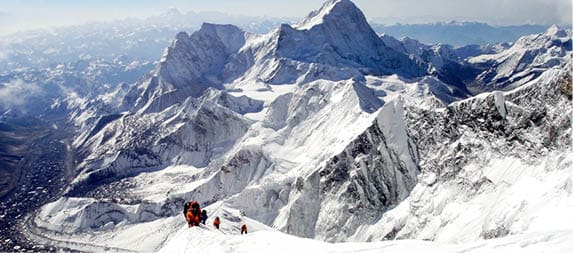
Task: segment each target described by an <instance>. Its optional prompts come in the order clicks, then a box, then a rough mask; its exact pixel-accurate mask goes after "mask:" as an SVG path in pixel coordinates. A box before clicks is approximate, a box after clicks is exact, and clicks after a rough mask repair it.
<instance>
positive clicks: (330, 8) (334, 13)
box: [295, 0, 366, 30]
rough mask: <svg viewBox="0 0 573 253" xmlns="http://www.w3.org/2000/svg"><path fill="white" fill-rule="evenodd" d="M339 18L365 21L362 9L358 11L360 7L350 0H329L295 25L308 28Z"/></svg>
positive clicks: (302, 28) (298, 27)
mask: <svg viewBox="0 0 573 253" xmlns="http://www.w3.org/2000/svg"><path fill="white" fill-rule="evenodd" d="M341 18H342V19H344V20H339V21H345V22H348V23H351V22H356V21H364V22H366V18H365V17H364V14H362V11H360V9H358V7H356V5H354V3H352V2H351V1H350V0H329V1H327V2H325V3H324V4H323V5H322V7H321V8H320V9H319V10H317V11H313V12H311V13H310V14H309V15H308V16H307V17H306V18H305V19H304V20H303V21H301V22H300V23H298V24H297V25H296V26H295V27H296V28H297V29H300V30H308V29H311V28H312V27H314V26H316V25H320V24H323V23H325V22H329V21H330V20H332V21H334V20H336V19H341ZM350 19H352V20H350ZM349 21H350V22H349Z"/></svg>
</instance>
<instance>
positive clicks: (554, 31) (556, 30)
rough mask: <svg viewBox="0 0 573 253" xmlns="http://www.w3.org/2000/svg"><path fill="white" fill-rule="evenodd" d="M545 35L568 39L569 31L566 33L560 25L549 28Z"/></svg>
mask: <svg viewBox="0 0 573 253" xmlns="http://www.w3.org/2000/svg"><path fill="white" fill-rule="evenodd" d="M544 34H546V35H550V36H555V37H566V36H567V31H565V30H564V29H562V28H561V27H559V26H558V25H552V26H550V27H549V28H547V31H545V33H544Z"/></svg>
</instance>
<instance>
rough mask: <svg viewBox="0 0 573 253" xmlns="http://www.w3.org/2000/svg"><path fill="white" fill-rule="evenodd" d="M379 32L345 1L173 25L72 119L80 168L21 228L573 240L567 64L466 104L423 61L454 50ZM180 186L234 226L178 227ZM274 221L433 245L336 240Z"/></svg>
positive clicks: (180, 238)
mask: <svg viewBox="0 0 573 253" xmlns="http://www.w3.org/2000/svg"><path fill="white" fill-rule="evenodd" d="M339 20H343V21H345V23H344V24H340V23H339ZM355 31H359V32H360V33H359V34H353V33H356V32H355ZM353 38H359V39H353ZM386 41H387V42H388V43H386V42H384V40H383V39H380V38H379V37H378V36H377V35H376V34H375V33H373V32H372V30H371V29H370V28H369V27H368V26H367V23H365V21H364V17H363V15H362V13H361V12H360V10H358V9H357V8H356V6H355V5H354V4H353V3H351V2H350V1H347V0H337V1H328V2H326V3H325V4H324V6H323V7H322V8H321V9H320V10H319V11H317V12H314V13H311V15H309V17H308V18H306V19H305V20H304V21H302V22H301V23H299V24H298V25H296V26H288V25H283V26H281V27H280V28H278V29H276V30H274V31H273V32H271V33H269V34H266V35H253V34H248V33H245V32H243V31H241V30H240V29H238V28H237V27H234V26H230V25H212V24H205V25H203V27H202V29H201V30H199V31H197V32H195V33H193V34H192V35H187V34H186V33H180V34H179V35H178V36H177V38H176V40H175V41H174V42H173V44H172V46H171V47H170V48H168V49H167V50H166V54H165V55H164V57H163V59H162V62H161V63H160V64H159V65H158V66H157V68H156V69H155V70H153V71H152V72H151V74H150V75H149V76H147V78H146V79H144V80H142V81H141V82H139V83H138V84H137V85H135V86H132V87H131V89H130V90H129V92H127V93H118V94H117V96H118V97H120V98H122V99H121V100H120V101H123V102H122V104H118V105H117V107H116V108H114V110H115V111H114V113H113V114H109V115H101V116H99V117H98V118H97V120H94V119H92V120H94V122H93V124H84V125H83V126H84V128H83V129H82V130H83V131H81V134H80V135H78V136H77V137H76V139H75V141H74V143H73V147H74V148H75V149H76V151H78V156H77V157H78V176H77V177H76V178H75V180H74V182H73V184H72V185H71V186H70V188H69V189H68V190H67V196H65V197H63V198H61V199H59V200H57V201H54V202H52V203H50V204H48V205H45V206H44V207H43V208H42V209H41V210H39V211H38V213H37V214H36V215H34V216H33V217H31V218H30V219H29V220H28V222H29V223H30V224H29V225H30V227H31V229H30V232H29V233H28V235H29V236H30V237H32V238H35V239H36V240H48V241H50V240H52V241H53V243H54V244H56V245H66V247H69V245H71V244H72V243H71V242H70V241H73V242H74V243H77V244H78V245H80V246H78V247H77V248H82V246H86V247H92V248H94V249H96V251H97V249H101V248H102V247H111V248H114V249H116V248H120V250H121V249H126V250H135V251H157V250H159V249H160V248H162V247H165V250H166V251H171V250H174V249H175V248H179V249H181V250H186V249H188V247H189V248H193V247H199V248H204V250H209V246H211V247H213V245H212V243H210V242H213V241H218V240H223V241H224V243H219V244H217V245H220V246H221V247H223V249H224V248H225V247H230V250H231V251H232V250H243V251H247V250H260V249H262V248H263V247H265V246H268V245H266V244H263V243H261V240H265V239H266V240H271V239H273V240H274V239H276V240H284V241H288V242H292V243H293V244H294V243H298V242H299V241H300V243H301V244H304V245H308V247H311V248H315V249H317V250H321V251H331V250H332V251H334V252H338V250H340V252H347V251H352V250H354V249H360V248H364V249H371V250H374V251H376V250H380V249H383V248H390V249H396V250H399V249H403V248H402V247H435V248H436V251H443V250H452V251H453V252H458V251H464V250H474V249H475V250H476V251H480V250H485V251H487V250H489V249H496V248H498V247H500V249H501V250H504V249H511V248H513V247H514V246H515V244H520V243H524V244H530V245H531V247H533V248H532V250H535V249H536V248H535V247H537V245H541V246H539V247H543V246H544V245H556V246H558V247H565V248H566V247H569V245H570V244H567V243H564V241H565V240H566V239H567V238H570V235H571V234H570V233H569V232H567V231H570V230H571V229H573V224H570V223H568V222H555V221H557V220H566V215H565V214H566V213H569V212H570V211H571V205H569V204H568V203H570V202H571V194H570V192H571V191H570V190H571V189H570V188H571V187H570V185H571V178H570V175H572V174H573V173H571V163H572V162H573V160H572V157H571V153H570V149H571V146H570V140H571V125H570V122H571V118H570V117H571V106H570V104H571V96H570V93H571V86H570V84H571V76H570V74H569V73H570V71H569V70H570V68H571V66H570V65H568V66H566V67H563V66H562V65H561V64H557V65H555V66H553V67H552V68H550V69H548V70H546V71H545V72H544V73H543V74H542V75H540V76H539V77H537V78H535V79H532V80H530V81H529V82H527V83H526V84H524V85H523V86H521V87H520V88H518V89H515V90H513V91H511V92H507V93H504V92H500V91H496V92H493V93H483V94H481V95H478V96H475V97H472V98H469V99H465V100H461V97H460V96H457V95H456V89H455V87H452V86H451V85H449V84H446V83H445V82H444V81H442V80H441V77H440V76H439V75H437V76H435V75H434V76H433V75H430V74H431V73H425V70H427V69H426V68H422V69H424V70H423V71H422V70H421V68H420V67H423V66H426V65H424V64H429V65H427V66H440V64H439V62H436V61H435V60H437V59H451V60H454V58H455V57H454V56H452V55H451V54H454V53H453V52H452V51H451V50H450V48H448V47H435V48H431V49H429V48H426V47H422V46H421V45H417V43H416V42H415V41H408V40H406V41H403V42H399V43H398V42H393V43H390V42H391V40H388V39H387V40H386ZM400 48H401V49H400ZM416 48H418V49H420V50H417V49H416ZM401 50H403V51H401ZM428 50H433V52H435V54H434V57H430V58H422V57H421V56H423V55H424V53H423V52H428ZM407 54H408V55H409V56H407ZM372 55H374V56H375V57H372V58H369V57H370V56H372ZM416 57H420V58H418V60H416ZM424 59H434V60H430V61H429V63H428V62H425V63H424V62H422V64H421V65H420V60H422V61H427V60H424ZM386 60H388V62H386ZM456 61H457V60H456ZM432 62H433V63H432ZM387 63H388V64H387ZM390 63H391V64H390ZM432 64H433V65H432ZM427 66H426V67H427ZM442 66H443V65H442ZM390 73H396V74H393V75H386V74H390ZM414 77H415V78H414ZM114 99H117V97H115V98H114ZM113 101H117V100H113ZM76 120H79V119H76ZM79 121H81V120H79ZM531 185H535V186H537V188H531V187H530V186H531ZM532 189H536V191H532ZM526 197H527V199H526ZM189 199H195V200H197V201H199V202H200V203H201V204H202V205H203V206H204V207H206V208H207V209H208V210H209V213H210V214H211V217H213V216H214V215H219V216H221V217H222V218H223V220H224V222H223V224H232V225H231V226H229V227H226V228H225V229H223V231H224V232H225V233H227V235H225V234H222V235H221V234H220V233H216V231H211V230H199V232H198V233H199V234H200V235H201V236H205V237H206V238H209V239H208V240H206V241H205V242H200V241H194V240H189V237H190V236H191V237H192V236H193V235H192V234H191V235H189V233H187V232H188V231H189V229H184V228H182V225H183V224H182V223H183V219H182V218H183V217H182V215H181V206H182V205H183V203H184V201H187V200H189ZM492 199H495V200H497V201H500V202H503V203H505V205H506V208H503V209H498V208H497V207H498V206H499V204H498V203H497V202H491V200H492ZM542 203H543V204H545V203H549V204H548V206H547V207H544V206H541V204H542ZM482 211H483V212H482ZM244 221H247V222H249V224H252V226H253V228H254V230H253V231H255V232H258V231H257V230H259V229H260V230H265V231H260V232H258V233H253V235H248V236H245V237H244V238H246V242H251V244H244V243H243V240H241V239H237V238H236V237H233V236H230V235H229V232H232V231H236V229H237V226H238V224H240V223H241V222H244ZM259 223H260V224H259ZM255 224H256V225H255ZM263 224H264V225H263ZM540 224H549V225H547V226H546V227H544V228H543V227H542V226H541V225H540ZM183 226H184V225H183ZM270 228H272V229H270ZM266 230H274V231H270V232H268V231H266ZM142 231H146V233H142ZM148 231H152V232H151V233H149V232H148ZM192 231H194V230H192ZM276 231H280V232H284V233H288V234H291V235H296V236H300V237H308V238H314V239H320V240H323V241H328V242H346V241H379V240H383V239H418V240H435V241H439V242H441V243H444V244H437V245H434V244H432V243H425V242H424V243H423V242H408V241H406V242H397V243H396V242H391V243H388V242H387V243H375V244H342V245H338V244H337V245H336V246H333V245H332V244H328V243H323V242H317V241H308V240H304V239H296V238H292V237H289V236H287V235H281V234H278V233H277V232H276ZM562 231H564V232H562ZM39 234H43V235H45V236H44V237H42V236H40V235H39ZM508 235H514V236H511V237H507V238H502V239H500V240H492V241H487V242H481V241H480V240H483V239H490V238H496V237H504V236H508ZM45 237H47V239H46V238H45ZM149 237H152V239H149V240H146V238H149ZM42 238H44V239H42ZM112 238H116V239H112ZM250 238H252V239H250ZM249 240H253V241H249ZM255 241H256V242H255ZM476 241H477V242H476ZM537 242H538V243H537ZM185 243H187V244H185ZM448 243H463V245H448ZM187 245H189V246H187ZM249 245H251V247H253V248H249V247H250V246H249ZM252 245H255V246H252ZM339 246H340V247H339ZM98 247H99V248H98ZM504 247H507V248H504Z"/></svg>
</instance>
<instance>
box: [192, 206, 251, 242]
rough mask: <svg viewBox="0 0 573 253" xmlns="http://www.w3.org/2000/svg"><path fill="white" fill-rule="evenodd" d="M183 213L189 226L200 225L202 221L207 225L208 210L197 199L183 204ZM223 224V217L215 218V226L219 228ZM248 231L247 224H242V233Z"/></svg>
mask: <svg viewBox="0 0 573 253" xmlns="http://www.w3.org/2000/svg"><path fill="white" fill-rule="evenodd" d="M183 215H184V216H185V219H186V220H187V224H189V227H193V226H199V223H202V224H203V225H205V222H207V218H208V217H207V210H204V209H203V210H201V207H200V206H199V203H198V202H197V201H189V202H186V203H185V205H184V206H183ZM220 225H221V219H219V216H217V217H215V219H214V220H213V226H214V227H215V228H216V229H219V226H220ZM246 233H247V225H246V224H243V226H241V234H246Z"/></svg>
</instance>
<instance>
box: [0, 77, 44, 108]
mask: <svg viewBox="0 0 573 253" xmlns="http://www.w3.org/2000/svg"><path fill="white" fill-rule="evenodd" d="M43 93H44V91H43V90H42V88H41V87H40V86H38V85H37V84H36V83H28V82H26V81H24V80H22V79H13V80H11V81H9V82H7V83H2V84H0V105H2V106H4V107H7V108H9V107H14V106H21V105H24V104H26V102H27V101H28V100H29V99H30V98H33V97H35V96H39V95H42V94H43Z"/></svg>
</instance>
